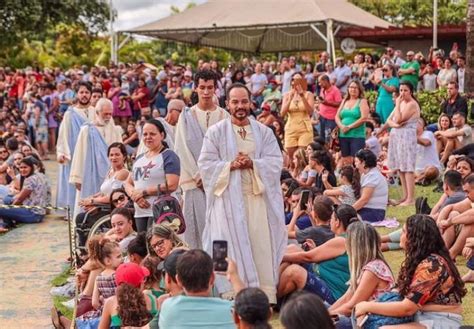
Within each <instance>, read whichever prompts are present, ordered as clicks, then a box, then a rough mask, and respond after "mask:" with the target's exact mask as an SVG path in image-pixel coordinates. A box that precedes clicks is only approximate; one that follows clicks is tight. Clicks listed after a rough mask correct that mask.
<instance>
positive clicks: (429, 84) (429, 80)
mask: <svg viewBox="0 0 474 329" xmlns="http://www.w3.org/2000/svg"><path fill="white" fill-rule="evenodd" d="M423 90H427V91H435V90H436V74H434V73H433V74H425V75H424V76H423Z"/></svg>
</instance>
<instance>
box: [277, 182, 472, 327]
mask: <svg viewBox="0 0 474 329" xmlns="http://www.w3.org/2000/svg"><path fill="white" fill-rule="evenodd" d="M433 188H434V186H427V187H421V186H417V187H416V196H422V195H423V196H427V197H428V203H429V205H430V206H433V205H434V204H435V203H436V202H437V201H438V199H439V197H440V196H441V194H440V193H434V192H433ZM400 197H401V188H391V189H390V198H394V199H399V198H400ZM414 213H415V207H414V206H413V207H389V208H388V214H387V216H388V217H396V218H397V219H398V221H399V222H400V224H401V225H403V224H404V223H405V222H406V219H407V217H409V216H410V215H412V214H414ZM400 228H401V226H400ZM395 230H396V229H388V228H377V231H378V232H379V233H380V234H381V235H384V234H387V233H390V232H392V231H395ZM384 255H385V258H386V260H387V261H388V263H389V265H390V267H391V268H392V271H393V274H394V275H395V277H397V276H398V272H399V270H400V266H401V263H402V261H403V259H404V252H403V251H402V250H398V251H389V252H386V253H384ZM456 264H457V266H458V269H459V271H460V273H461V275H463V274H465V273H466V272H467V268H466V260H465V259H464V257H462V256H458V258H457V259H456ZM466 288H467V290H468V293H467V295H466V296H465V297H464V299H463V303H462V304H463V310H464V312H463V317H464V324H474V294H473V290H472V289H473V284H472V283H469V284H467V286H466ZM272 326H273V328H274V329H280V328H281V329H283V326H282V325H281V324H280V321H279V320H278V315H274V316H273V318H272Z"/></svg>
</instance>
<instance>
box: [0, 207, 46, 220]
mask: <svg viewBox="0 0 474 329" xmlns="http://www.w3.org/2000/svg"><path fill="white" fill-rule="evenodd" d="M0 217H1V218H3V219H4V220H6V221H15V222H17V223H25V224H32V223H39V222H41V221H42V220H43V218H44V215H40V214H36V213H34V212H32V211H31V210H30V209H23V208H15V209H4V208H0Z"/></svg>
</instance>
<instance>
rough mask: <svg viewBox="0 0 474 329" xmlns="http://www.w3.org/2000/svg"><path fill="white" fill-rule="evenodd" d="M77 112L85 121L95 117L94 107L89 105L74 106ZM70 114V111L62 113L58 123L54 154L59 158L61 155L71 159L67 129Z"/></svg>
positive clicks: (69, 124) (92, 119) (69, 125)
mask: <svg viewBox="0 0 474 329" xmlns="http://www.w3.org/2000/svg"><path fill="white" fill-rule="evenodd" d="M74 109H75V110H76V112H77V113H79V114H80V115H81V116H82V117H84V118H85V119H86V120H87V121H89V122H93V121H94V119H95V109H94V108H93V107H89V108H88V109H82V108H78V107H74ZM70 116H71V113H70V112H69V111H66V112H65V113H64V117H63V120H62V122H61V124H60V125H59V132H58V141H57V144H56V155H57V158H58V160H59V158H60V157H61V156H62V155H63V156H65V157H66V159H67V160H68V161H71V160H72V159H71V150H70V149H69V144H68V141H69V129H70V127H71V123H70V120H71V119H70Z"/></svg>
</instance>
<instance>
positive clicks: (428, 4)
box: [349, 0, 467, 26]
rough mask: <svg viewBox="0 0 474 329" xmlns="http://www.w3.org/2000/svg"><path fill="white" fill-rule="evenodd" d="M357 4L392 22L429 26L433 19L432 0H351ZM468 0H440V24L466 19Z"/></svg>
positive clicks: (459, 21)
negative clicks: (455, 0)
mask: <svg viewBox="0 0 474 329" xmlns="http://www.w3.org/2000/svg"><path fill="white" fill-rule="evenodd" d="M349 1H350V2H352V3H353V4H355V5H356V6H358V7H360V8H362V9H364V10H367V11H368V12H370V13H372V14H374V15H376V16H378V17H380V18H383V19H385V20H387V21H389V22H390V23H393V24H396V25H406V26H419V25H424V26H429V25H431V24H432V21H433V1H432V0H349ZM466 13H467V0H459V1H457V2H453V1H451V0H438V24H459V23H462V22H465V21H466Z"/></svg>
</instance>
